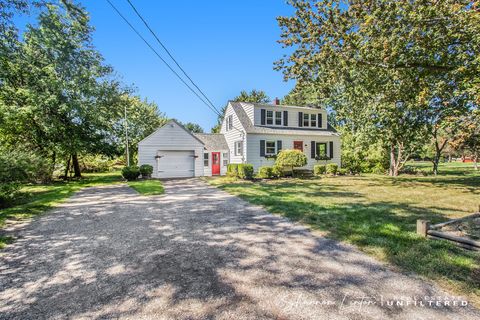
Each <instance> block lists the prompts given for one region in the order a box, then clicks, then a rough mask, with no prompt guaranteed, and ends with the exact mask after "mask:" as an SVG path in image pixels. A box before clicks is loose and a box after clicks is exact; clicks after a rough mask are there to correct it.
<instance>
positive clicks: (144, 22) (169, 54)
mask: <svg viewBox="0 0 480 320" xmlns="http://www.w3.org/2000/svg"><path fill="white" fill-rule="evenodd" d="M127 2H128V4H129V5H130V7H132V9H133V11H135V14H136V15H137V16H138V17H139V18H140V20H142V22H143V24H144V25H145V26H146V27H147V29H148V30H149V31H150V33H151V34H152V35H153V37H154V38H155V39H156V40H157V42H158V43H159V44H160V45H161V46H162V48H163V50H165V52H166V53H167V54H168V56H169V57H170V58H171V59H172V60H173V62H175V64H176V65H177V67H178V68H179V69H180V70H181V71H182V72H183V74H184V75H185V76H186V77H187V78H188V80H190V82H191V83H192V84H193V85H194V86H195V88H197V90H198V91H199V92H200V94H201V95H202V96H203V97H204V98H205V99H206V100H207V101H208V102H209V103H210V105H211V106H212V107H213V108H214V109H215V110H217V112H219V111H218V109H217V108H216V107H215V105H214V104H213V102H212V101H211V100H210V99H209V98H208V97H207V95H206V94H205V93H204V92H203V91H202V90H201V89H200V88H199V87H198V86H197V84H196V83H195V82H194V81H193V80H192V78H190V76H189V75H188V74H187V72H186V71H185V70H184V69H183V68H182V67H181V66H180V64H179V63H178V62H177V60H176V59H175V58H174V57H173V55H172V54H171V53H170V51H169V50H168V49H167V47H166V46H165V45H164V44H163V43H162V41H161V40H160V39H159V38H158V36H157V34H156V33H155V31H153V30H152V28H151V27H150V25H149V24H148V23H147V21H146V20H145V19H144V18H143V16H142V15H141V14H140V12H138V10H137V8H136V7H135V6H134V5H133V3H132V2H131V1H130V0H127Z"/></svg>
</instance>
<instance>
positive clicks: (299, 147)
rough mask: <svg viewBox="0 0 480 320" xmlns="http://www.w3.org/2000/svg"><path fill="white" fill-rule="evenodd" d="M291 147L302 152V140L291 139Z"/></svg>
mask: <svg viewBox="0 0 480 320" xmlns="http://www.w3.org/2000/svg"><path fill="white" fill-rule="evenodd" d="M293 149H295V150H300V151H302V152H303V141H293Z"/></svg>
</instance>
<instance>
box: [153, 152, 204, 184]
mask: <svg viewBox="0 0 480 320" xmlns="http://www.w3.org/2000/svg"><path fill="white" fill-rule="evenodd" d="M158 155H159V156H160V158H159V159H158V167H157V168H158V177H159V178H187V177H193V176H194V173H195V171H194V164H195V158H194V157H193V155H194V152H193V151H170V150H169V151H158Z"/></svg>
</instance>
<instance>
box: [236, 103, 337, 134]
mask: <svg viewBox="0 0 480 320" xmlns="http://www.w3.org/2000/svg"><path fill="white" fill-rule="evenodd" d="M242 104H244V102H230V105H231V106H232V109H233V111H234V112H235V113H236V115H237V117H238V119H239V121H240V123H241V124H242V126H243V128H244V129H245V131H246V132H247V133H259V134H291V135H301V134H305V135H306V134H308V135H318V136H338V135H339V134H338V133H337V131H336V130H335V129H334V128H333V127H332V126H331V125H330V124H327V129H312V128H292V127H269V126H255V125H253V123H252V121H251V119H250V118H249V117H248V115H247V113H246V112H245V109H244V108H243V105H242ZM245 104H251V105H258V106H262V105H264V104H254V103H245ZM269 106H271V105H269ZM299 108H307V109H311V110H318V108H310V107H299Z"/></svg>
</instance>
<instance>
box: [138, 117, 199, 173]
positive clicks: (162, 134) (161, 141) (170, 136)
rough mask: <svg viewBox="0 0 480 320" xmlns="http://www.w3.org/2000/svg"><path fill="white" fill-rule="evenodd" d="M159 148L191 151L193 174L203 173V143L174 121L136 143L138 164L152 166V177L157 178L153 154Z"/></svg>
mask: <svg viewBox="0 0 480 320" xmlns="http://www.w3.org/2000/svg"><path fill="white" fill-rule="evenodd" d="M161 150H185V151H193V152H194V155H195V156H198V157H197V158H195V160H194V161H195V165H194V171H195V176H196V177H200V176H203V175H204V172H203V150H204V146H203V144H202V143H201V142H200V141H198V140H197V139H196V138H195V137H193V136H192V135H191V134H190V133H188V132H187V131H185V130H184V129H183V128H182V127H180V126H179V125H178V124H177V123H175V122H174V121H171V122H169V123H167V124H166V125H164V126H163V127H161V128H159V129H158V130H157V131H155V132H154V133H153V134H151V135H150V136H148V137H147V138H145V139H144V140H142V141H140V143H139V144H138V164H139V165H142V164H149V165H151V166H153V175H152V176H153V177H154V178H158V163H157V159H155V156H156V155H157V153H158V151H161Z"/></svg>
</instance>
